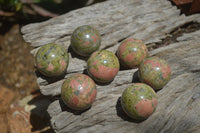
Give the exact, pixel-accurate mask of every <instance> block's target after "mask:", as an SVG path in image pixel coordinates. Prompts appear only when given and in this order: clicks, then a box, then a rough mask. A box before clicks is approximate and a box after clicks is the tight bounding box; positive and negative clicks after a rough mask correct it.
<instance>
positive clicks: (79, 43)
mask: <svg viewBox="0 0 200 133" xmlns="http://www.w3.org/2000/svg"><path fill="white" fill-rule="evenodd" d="M100 44H101V36H100V34H99V32H98V31H97V30H96V29H95V28H93V27H92V26H89V25H83V26H80V27H78V28H77V29H75V31H74V32H73V34H72V36H71V47H72V49H73V50H74V52H75V53H77V54H79V55H82V56H89V55H91V53H93V52H94V51H96V50H98V49H99V47H100Z"/></svg>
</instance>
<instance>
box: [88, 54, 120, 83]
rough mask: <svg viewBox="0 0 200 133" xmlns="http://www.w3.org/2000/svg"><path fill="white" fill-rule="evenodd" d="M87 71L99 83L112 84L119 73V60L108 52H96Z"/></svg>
mask: <svg viewBox="0 0 200 133" xmlns="http://www.w3.org/2000/svg"><path fill="white" fill-rule="evenodd" d="M87 71H88V73H89V75H90V76H91V77H92V78H93V79H94V80H95V81H97V82H100V83H107V82H111V81H112V80H113V79H114V78H115V76H116V75H117V73H118V71H119V61H118V58H117V57H116V56H115V55H114V54H113V53H112V52H110V51H108V50H99V51H96V52H94V53H93V54H92V55H91V56H90V58H89V59H88V61H87Z"/></svg>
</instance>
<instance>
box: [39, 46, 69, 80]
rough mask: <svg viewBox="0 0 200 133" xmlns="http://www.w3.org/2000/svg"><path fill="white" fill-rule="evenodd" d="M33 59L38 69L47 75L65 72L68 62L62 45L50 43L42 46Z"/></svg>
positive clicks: (58, 74) (57, 74) (51, 75)
mask: <svg viewBox="0 0 200 133" xmlns="http://www.w3.org/2000/svg"><path fill="white" fill-rule="evenodd" d="M35 59H36V66H37V69H38V71H40V72H41V73H42V74H43V75H45V76H47V77H53V76H60V75H63V74H65V73H66V70H67V67H68V64H69V56H68V53H67V51H66V50H65V49H64V48H63V47H62V46H60V45H58V44H52V43H51V44H47V45H44V46H42V47H41V48H40V49H39V50H38V52H37V54H36V57H35Z"/></svg>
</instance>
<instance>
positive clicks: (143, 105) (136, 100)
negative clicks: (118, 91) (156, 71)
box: [121, 83, 157, 120]
mask: <svg viewBox="0 0 200 133" xmlns="http://www.w3.org/2000/svg"><path fill="white" fill-rule="evenodd" d="M121 105H122V109H123V110H124V112H125V113H126V114H127V115H128V116H129V117H131V118H132V119H135V120H145V119H147V118H148V117H149V116H150V115H151V114H152V113H153V112H154V111H155V110H156V107H157V95H156V93H155V92H154V90H153V89H152V88H151V87H150V86H148V85H146V84H143V83H135V84H133V85H131V86H129V87H128V88H126V89H125V90H124V92H123V93H122V97H121Z"/></svg>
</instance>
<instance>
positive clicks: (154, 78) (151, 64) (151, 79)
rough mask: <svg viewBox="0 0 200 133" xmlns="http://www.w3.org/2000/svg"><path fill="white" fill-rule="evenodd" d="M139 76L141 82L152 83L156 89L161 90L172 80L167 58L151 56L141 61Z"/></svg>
mask: <svg viewBox="0 0 200 133" xmlns="http://www.w3.org/2000/svg"><path fill="white" fill-rule="evenodd" d="M138 76H139V79H140V81H141V82H144V83H146V84H148V85H150V86H151V87H152V88H153V89H154V90H159V89H161V88H163V87H164V86H165V85H166V84H167V83H168V81H169V80H170V76H171V68H170V66H169V64H168V63H167V62H166V61H165V60H163V59H160V58H158V57H150V58H147V59H146V60H144V61H143V62H142V63H141V65H140V67H139V70H138Z"/></svg>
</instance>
